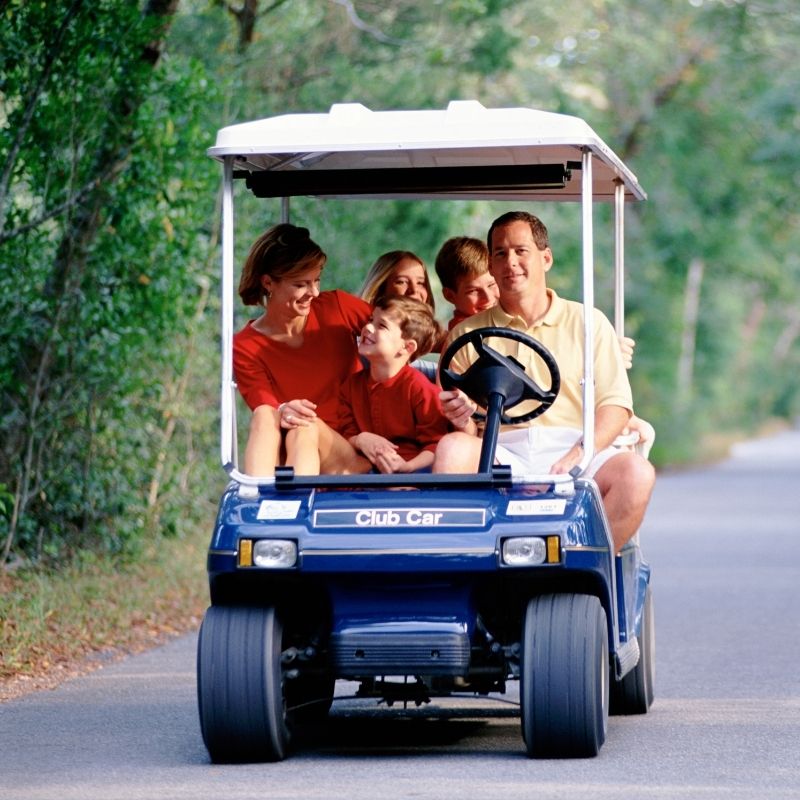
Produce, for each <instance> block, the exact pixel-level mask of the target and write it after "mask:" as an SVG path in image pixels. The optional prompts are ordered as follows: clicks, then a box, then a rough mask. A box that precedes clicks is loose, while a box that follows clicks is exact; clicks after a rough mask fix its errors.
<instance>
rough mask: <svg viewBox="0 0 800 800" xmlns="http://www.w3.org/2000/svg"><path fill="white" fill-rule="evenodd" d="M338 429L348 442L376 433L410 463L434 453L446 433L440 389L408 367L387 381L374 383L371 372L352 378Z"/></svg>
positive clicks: (341, 397) (341, 398)
mask: <svg viewBox="0 0 800 800" xmlns="http://www.w3.org/2000/svg"><path fill="white" fill-rule="evenodd" d="M339 402H340V406H339V420H338V422H337V425H336V427H337V430H338V431H339V433H341V434H342V436H344V437H345V439H349V438H350V437H351V436H356V435H357V434H359V433H363V432H369V433H377V434H378V435H379V436H383V437H384V438H386V439H388V440H389V441H390V442H392V443H393V444H396V445H398V446H399V450H398V453H399V454H400V456H401V457H402V458H403V459H405V460H406V461H408V460H409V459H411V458H413V457H414V456H416V455H417V454H418V453H420V452H421V451H422V450H431V451H433V450H435V449H436V443H437V442H438V441H439V439H441V438H442V436H444V434H445V433H447V419H446V418H445V417H444V415H443V414H442V410H441V407H440V406H439V389H438V388H437V387H436V386H435V385H434V384H433V383H431V382H430V381H429V380H428V379H427V378H426V377H425V376H424V375H422V374H421V373H420V372H419V371H418V370H416V369H414V368H413V367H410V366H408V364H406V365H405V366H404V367H403V369H401V370H400V372H398V373H397V375H395V376H394V377H393V378H390V379H389V380H388V381H380V382H379V381H374V380H372V378H371V377H370V375H369V371H368V370H364V371H362V372H359V373H356V374H355V375H351V376H350V377H349V378H348V379H347V381H346V382H345V383H344V385H343V386H342V390H341V392H340V394H339Z"/></svg>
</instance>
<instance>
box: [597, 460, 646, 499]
mask: <svg viewBox="0 0 800 800" xmlns="http://www.w3.org/2000/svg"><path fill="white" fill-rule="evenodd" d="M595 477H596V480H597V484H598V486H599V487H600V492H601V494H602V495H603V496H605V495H606V494H607V493H608V492H610V491H612V490H616V491H619V492H621V493H624V495H625V496H626V497H627V498H629V500H630V501H631V502H632V503H634V504H637V505H638V504H641V503H644V504H646V503H647V502H648V500H649V499H650V494H651V493H652V491H653V486H654V485H655V482H656V471H655V469H654V467H653V465H652V464H651V463H650V462H649V461H648V460H647V459H646V458H642V456H640V455H638V454H636V453H630V452H626V453H619V454H618V455H616V456H614V457H613V458H611V459H609V460H608V461H607V462H606V463H605V464H604V465H603V466H602V467H601V468H600V470H599V471H598V473H597V475H596V476H595Z"/></svg>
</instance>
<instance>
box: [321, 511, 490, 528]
mask: <svg viewBox="0 0 800 800" xmlns="http://www.w3.org/2000/svg"><path fill="white" fill-rule="evenodd" d="M485 521H486V512H485V510H484V509H482V508H424V509H423V508H354V509H326V510H324V511H317V512H316V513H315V514H314V527H315V528H342V527H355V528H442V527H451V526H452V527H464V526H474V527H480V526H482V525H484V524H485Z"/></svg>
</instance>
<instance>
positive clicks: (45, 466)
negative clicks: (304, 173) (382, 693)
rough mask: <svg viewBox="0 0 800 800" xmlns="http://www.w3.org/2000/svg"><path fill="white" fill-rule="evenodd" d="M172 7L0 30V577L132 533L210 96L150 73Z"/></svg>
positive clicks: (11, 12)
mask: <svg viewBox="0 0 800 800" xmlns="http://www.w3.org/2000/svg"><path fill="white" fill-rule="evenodd" d="M176 6H177V0H150V2H147V3H145V4H144V5H143V6H142V8H141V9H140V8H138V7H137V6H136V4H131V3H120V2H110V1H108V0H107V1H106V2H97V3H86V2H81V0H73V1H72V2H62V3H47V4H45V3H22V2H18V3H14V2H12V3H10V4H8V5H7V7H6V8H4V10H3V12H2V13H3V16H4V25H3V27H2V31H3V33H2V37H3V41H2V45H1V46H0V52H2V53H3V62H2V76H3V79H2V105H1V106H0V108H2V113H3V122H4V124H3V127H2V131H1V132H0V164H2V170H1V171H0V174H2V179H1V180H0V228H1V229H2V234H1V235H0V246H1V247H2V251H0V259H1V260H2V266H3V269H2V273H1V274H0V324H1V325H2V326H3V332H2V337H3V340H4V342H5V344H6V346H5V348H4V349H3V353H2V355H0V390H1V391H2V395H0V396H1V397H2V416H1V417H0V431H1V433H0V439H2V450H1V451H0V480H2V482H4V483H6V484H7V485H8V486H9V487H10V488H11V489H12V490H13V495H14V507H13V511H12V514H11V515H10V517H9V518H8V519H7V520H5V521H2V520H0V525H2V528H0V532H2V533H3V534H4V536H3V537H2V544H1V545H0V547H2V556H3V560H5V559H6V558H7V557H8V556H9V555H10V554H11V552H12V549H13V550H15V551H16V552H18V553H27V554H31V555H41V554H43V553H48V554H50V555H57V554H60V553H61V552H62V551H63V550H64V549H75V548H80V547H83V546H90V545H96V544H98V543H101V544H103V545H104V546H107V547H111V548H114V549H117V550H124V549H126V548H127V547H131V546H135V542H136V538H137V536H138V535H139V534H140V533H141V529H142V519H143V511H144V509H145V507H146V495H145V493H144V492H143V487H142V482H143V478H142V476H143V474H145V475H146V474H148V472H152V470H153V469H154V462H155V460H156V458H157V452H158V447H157V444H158V436H155V435H154V431H155V432H157V431H160V430H162V429H163V427H164V423H163V421H162V418H163V415H164V414H167V413H169V411H170V409H169V405H168V403H169V399H170V398H169V391H168V387H169V384H170V383H171V380H172V373H173V372H174V371H175V370H177V371H178V372H180V369H181V360H182V358H183V355H182V352H183V343H182V342H181V341H180V339H182V338H183V337H185V336H186V335H187V328H188V327H189V325H190V324H191V322H190V321H191V319H192V314H193V312H194V311H195V308H196V307H197V304H198V302H199V299H200V298H202V297H203V295H204V294H205V290H204V289H203V288H202V287H201V286H200V285H198V283H197V278H196V275H197V271H196V270H194V271H193V270H192V269H191V266H192V265H193V264H195V265H196V264H197V256H198V252H199V253H200V254H201V264H202V253H204V252H205V248H204V247H203V237H204V236H206V237H207V235H208V226H207V224H206V221H207V220H208V212H209V211H210V207H211V205H212V203H213V194H212V192H210V191H209V185H208V176H207V175H206V174H205V173H204V172H203V171H201V170H199V169H198V163H197V159H196V155H195V152H194V148H195V146H196V144H195V139H193V137H196V140H197V141H199V140H201V139H202V137H203V135H205V133H204V131H200V130H198V129H197V128H196V124H197V110H198V108H199V105H200V103H201V102H203V101H204V100H205V98H206V96H207V92H206V91H204V90H205V89H206V87H207V84H206V85H205V86H204V78H203V75H202V73H201V72H198V71H197V69H196V68H193V67H191V66H189V65H188V64H181V63H179V62H174V61H173V62H168V63H166V64H161V63H160V61H161V60H160V56H161V52H162V48H163V41H164V36H165V35H166V32H167V29H168V26H169V23H170V21H171V19H172V16H173V14H174V12H175V9H176ZM198 196H199V197H203V201H202V203H201V204H198V203H197V197H198ZM202 266H205V265H204V264H202ZM176 337H178V339H179V340H178V341H176ZM154 364H162V365H163V366H162V367H161V369H154Z"/></svg>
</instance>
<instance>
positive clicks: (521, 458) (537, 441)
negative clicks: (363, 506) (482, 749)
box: [433, 211, 655, 551]
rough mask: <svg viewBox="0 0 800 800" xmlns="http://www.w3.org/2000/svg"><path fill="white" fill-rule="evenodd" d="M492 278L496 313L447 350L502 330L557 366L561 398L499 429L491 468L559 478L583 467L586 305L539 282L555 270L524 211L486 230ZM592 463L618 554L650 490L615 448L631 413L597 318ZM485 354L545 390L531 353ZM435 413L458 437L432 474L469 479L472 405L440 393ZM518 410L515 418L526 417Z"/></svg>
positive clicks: (537, 227) (631, 456)
mask: <svg viewBox="0 0 800 800" xmlns="http://www.w3.org/2000/svg"><path fill="white" fill-rule="evenodd" d="M488 245H489V254H490V261H489V270H490V272H491V273H492V276H493V277H494V279H495V280H496V281H497V285H498V288H499V290H500V302H499V305H497V306H495V307H494V308H490V309H487V310H486V311H482V312H480V313H478V314H475V315H474V316H472V317H469V318H468V319H466V320H465V321H464V322H462V323H460V324H459V325H456V326H455V327H454V328H453V329H452V331H451V332H450V334H449V336H448V337H447V342H446V345H449V344H450V342H452V341H454V340H455V339H456V338H457V337H458V336H460V335H462V334H464V333H467V332H468V331H471V330H475V329H477V328H485V327H489V326H494V327H508V328H515V329H517V330H520V331H524V332H526V333H528V334H530V335H531V336H533V337H534V338H535V339H538V340H539V341H540V342H541V343H542V344H544V346H545V347H547V349H548V350H550V352H551V353H552V354H553V356H554V357H555V360H556V362H557V363H558V367H559V371H560V373H561V391H560V392H559V395H558V398H557V399H556V401H555V403H553V405H552V406H551V408H550V409H548V411H547V412H545V413H544V414H543V415H542V416H540V417H536V418H535V419H534V420H531V421H530V422H528V423H527V424H525V426H524V427H523V426H513V427H512V426H504V427H503V428H502V429H501V431H500V436H499V438H498V443H497V451H496V460H497V461H498V463H500V464H510V465H511V466H512V469H513V470H514V471H515V472H527V473H539V474H543V473H549V474H556V473H564V472H569V470H570V469H572V467H574V466H575V465H577V464H579V463H580V461H581V460H582V458H583V444H582V428H583V421H582V398H583V392H582V387H581V381H582V379H583V306H582V305H581V304H580V303H575V302H573V301H571V300H564V299H562V298H561V297H559V296H558V295H557V294H556V293H555V292H554V291H553V290H552V289H548V288H547V283H546V280H545V278H546V275H547V272H548V271H549V270H550V268H551V267H552V266H553V253H552V251H551V250H550V245H549V241H548V235H547V228H546V227H545V226H544V224H543V223H542V221H541V220H540V219H539V218H538V217H535V216H533V214H529V213H527V212H525V211H511V212H509V213H507V214H503V215H502V216H501V217H498V219H496V220H495V221H494V222H493V223H492V226H491V227H490V229H489V236H488ZM593 325H594V350H595V352H594V367H595V455H594V457H593V458H592V460H591V462H590V463H589V466H588V468H587V469H586V471H585V472H584V475H585V476H587V477H593V478H594V479H595V481H596V482H597V485H598V488H599V489H600V493H601V495H602V497H603V504H604V506H605V509H606V514H607V516H608V520H609V523H610V525H611V531H612V535H613V538H614V545H615V547H616V549H617V551H619V549H620V548H621V547H622V546H623V545H624V544H625V542H627V541H628V539H630V538H631V537H632V536H633V535H634V534H635V533H636V531H637V530H638V529H639V525H640V524H641V521H642V518H643V517H644V512H645V509H646V508H647V503H648V501H649V499H650V494H651V492H652V489H653V484H654V483H655V471H654V470H653V467H652V465H651V464H650V463H649V462H648V461H647V460H646V459H644V458H642V457H641V456H639V455H637V454H636V453H633V452H629V451H621V450H618V449H616V448H614V447H612V446H611V445H612V442H613V441H614V439H616V437H617V436H618V435H619V434H620V433H621V432H622V430H623V429H624V428H625V426H626V424H627V422H628V420H629V419H630V417H631V416H632V414H633V401H632V397H631V388H630V383H629V382H628V376H627V374H626V372H625V365H624V363H623V361H622V355H621V353H620V348H619V342H618V339H617V337H616V334H615V332H614V329H613V327H612V326H611V323H610V322H609V321H608V319H607V318H606V317H605V316H604V315H603V313H602V312H600V311H598V310H597V309H594V314H593ZM492 347H494V348H496V349H497V350H498V351H500V352H503V353H505V354H507V355H513V356H514V357H515V358H516V359H517V360H518V361H520V362H521V363H522V364H523V365H524V366H525V368H526V371H527V372H528V374H530V375H531V377H533V379H534V380H536V381H537V382H538V383H539V384H540V385H542V386H545V387H546V386H548V385H549V381H548V379H547V377H546V375H544V374H543V370H542V363H541V361H540V360H539V359H538V358H537V357H536V356H535V355H534V354H533V352H532V351H531V349H530V348H528V347H525V346H524V345H518V344H517V343H516V342H512V341H510V340H507V339H496V340H493V341H492ZM470 357H472V358H474V351H472V349H471V348H469V347H467V348H463V349H462V350H461V351H460V352H459V353H458V354H457V355H456V357H455V358H454V359H453V362H452V368H453V369H454V370H455V371H456V372H463V371H464V370H465V369H466V367H467V366H468V365H469V362H470ZM441 402H442V409H443V411H444V413H445V415H446V416H447V418H448V419H449V420H450V422H451V423H452V424H453V426H454V427H455V428H456V429H457V430H456V432H454V433H449V434H447V435H446V436H445V437H443V438H442V439H441V441H440V442H439V446H438V447H437V449H436V458H435V461H434V464H433V471H434V472H440V473H443V472H450V473H468V472H474V471H475V470H476V469H477V467H478V462H479V459H480V449H481V441H480V438H478V436H477V433H478V430H477V427H476V425H475V422H474V421H473V420H472V414H473V413H474V412H475V410H476V408H477V406H476V404H475V402H474V401H472V400H470V399H469V398H468V397H467V396H466V395H465V394H464V393H463V392H462V391H460V390H453V391H446V392H442V393H441ZM527 408H528V407H527V406H526V404H521V405H520V406H518V407H517V408H516V409H515V413H519V414H522V413H524V412H525V411H526V410H527Z"/></svg>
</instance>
